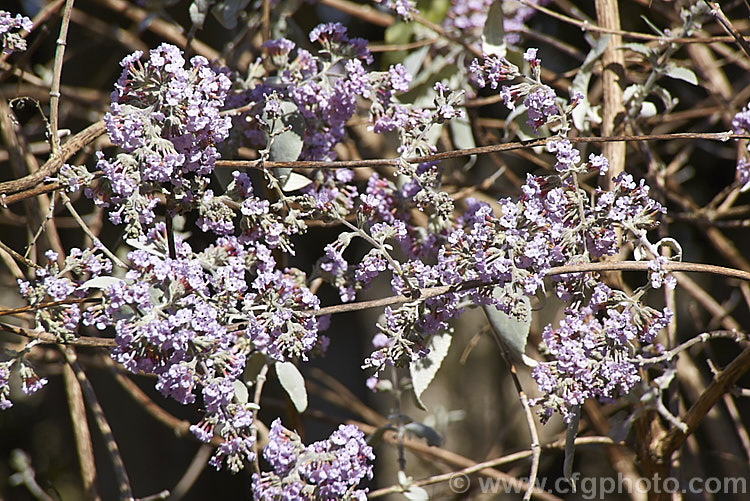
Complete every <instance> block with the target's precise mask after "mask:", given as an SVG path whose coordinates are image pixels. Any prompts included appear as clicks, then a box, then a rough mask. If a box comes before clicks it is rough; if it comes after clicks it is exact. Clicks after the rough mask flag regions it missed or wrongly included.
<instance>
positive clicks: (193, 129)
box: [86, 44, 231, 234]
mask: <svg viewBox="0 0 750 501" xmlns="http://www.w3.org/2000/svg"><path fill="white" fill-rule="evenodd" d="M140 56H141V54H140V52H135V53H133V54H131V55H130V56H128V57H126V58H125V59H123V61H122V62H121V65H122V66H123V72H122V74H121V75H120V78H119V79H118V81H117V84H116V85H115V90H114V92H113V93H112V100H113V101H112V105H111V107H110V111H109V112H108V113H107V114H106V115H105V123H106V125H107V132H108V134H109V136H110V139H111V140H112V142H113V143H115V144H116V145H118V146H120V147H121V148H122V149H123V150H124V151H125V153H124V154H121V155H119V156H118V157H117V159H116V160H115V161H112V160H110V159H105V158H104V157H103V155H101V154H98V158H99V161H98V167H99V168H100V169H101V170H102V171H103V172H104V179H105V180H106V182H107V185H108V186H107V187H106V189H102V188H99V189H89V190H87V191H86V193H87V195H88V196H90V197H93V198H95V200H97V203H99V204H101V205H103V206H105V207H108V206H113V207H114V208H115V210H114V211H112V212H110V215H109V218H110V221H112V222H113V223H115V224H121V223H122V222H128V225H129V226H128V228H129V232H130V233H131V234H132V233H133V232H136V233H138V232H142V231H143V230H142V229H141V228H140V226H141V225H145V226H150V225H151V224H152V223H153V220H154V216H153V209H154V207H155V205H156V202H157V200H156V199H155V198H153V196H152V195H151V193H152V192H159V191H160V190H161V189H162V188H164V189H169V190H170V191H172V192H173V194H174V195H175V196H182V198H184V200H185V201H189V200H191V199H194V198H196V197H195V196H194V195H193V193H192V190H197V191H200V190H201V189H202V186H203V185H204V184H206V183H207V178H206V176H208V175H209V174H210V173H211V171H212V170H213V166H214V162H215V161H216V159H218V158H219V153H218V150H217V146H218V144H219V143H221V142H222V141H223V140H224V139H226V138H227V137H228V135H229V128H230V125H231V121H230V118H229V117H222V116H221V115H220V114H219V109H220V108H221V107H222V106H223V105H224V101H225V98H226V96H227V93H228V91H229V88H230V86H231V82H230V80H229V78H228V77H227V76H226V75H224V74H223V73H222V72H218V71H214V70H213V69H212V68H211V66H210V64H209V62H208V61H207V60H206V59H205V58H203V57H201V56H195V57H193V58H192V59H191V61H190V68H189V69H185V68H184V65H185V60H184V58H183V56H182V52H181V51H180V50H179V49H178V48H177V47H175V46H172V45H169V44H162V45H160V46H159V47H157V48H156V49H153V50H152V51H151V52H150V53H149V59H148V61H146V62H145V63H143V64H142V63H140V61H139V58H140ZM154 81H156V82H159V83H160V85H158V86H155V85H153V82H154ZM183 195H187V196H183Z"/></svg>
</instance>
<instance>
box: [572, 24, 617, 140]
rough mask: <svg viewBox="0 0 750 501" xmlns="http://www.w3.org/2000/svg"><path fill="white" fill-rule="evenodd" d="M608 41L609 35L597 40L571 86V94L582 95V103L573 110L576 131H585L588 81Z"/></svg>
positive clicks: (587, 107) (589, 106)
mask: <svg viewBox="0 0 750 501" xmlns="http://www.w3.org/2000/svg"><path fill="white" fill-rule="evenodd" d="M609 39H610V36H609V35H603V36H601V37H600V38H599V40H597V42H596V45H594V46H593V47H592V48H591V50H590V51H589V53H588V54H587V55H586V59H585V60H584V61H583V64H582V65H581V69H579V70H578V73H577V74H576V77H575V78H574V79H573V82H572V84H571V94H572V93H573V91H578V92H580V93H581V94H583V102H581V103H578V106H576V107H575V108H574V109H573V123H574V124H575V126H576V129H578V130H585V127H586V122H585V119H586V117H587V116H588V113H589V109H590V108H591V104H590V103H589V100H588V97H587V96H588V93H589V81H590V80H591V74H592V72H593V71H594V66H595V64H596V62H597V61H598V60H599V58H600V57H601V55H602V54H604V51H605V49H606V48H607V44H609Z"/></svg>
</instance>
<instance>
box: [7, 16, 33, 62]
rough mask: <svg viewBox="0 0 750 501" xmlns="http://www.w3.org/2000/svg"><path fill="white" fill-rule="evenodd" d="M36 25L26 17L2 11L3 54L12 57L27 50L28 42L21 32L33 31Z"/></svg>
mask: <svg viewBox="0 0 750 501" xmlns="http://www.w3.org/2000/svg"><path fill="white" fill-rule="evenodd" d="M33 27H34V23H33V22H32V21H31V19H29V18H28V17H26V16H22V15H21V14H16V17H13V15H12V14H11V13H10V12H6V11H4V10H0V41H2V47H3V50H2V54H3V55H10V54H13V53H14V52H23V51H25V50H26V40H24V38H23V37H22V36H21V34H20V33H19V31H20V30H25V31H31V29H32V28H33Z"/></svg>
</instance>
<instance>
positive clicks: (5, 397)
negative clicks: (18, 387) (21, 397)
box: [0, 360, 13, 411]
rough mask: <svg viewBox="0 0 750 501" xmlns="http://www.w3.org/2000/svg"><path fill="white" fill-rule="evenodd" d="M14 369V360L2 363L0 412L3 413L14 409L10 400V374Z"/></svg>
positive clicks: (0, 373)
mask: <svg viewBox="0 0 750 501" xmlns="http://www.w3.org/2000/svg"><path fill="white" fill-rule="evenodd" d="M12 367H13V361H12V360H8V361H5V362H0V410H3V411H4V410H6V409H10V408H11V407H13V402H12V401H11V400H10V372H11V368H12Z"/></svg>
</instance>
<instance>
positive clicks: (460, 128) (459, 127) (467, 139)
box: [448, 108, 477, 170]
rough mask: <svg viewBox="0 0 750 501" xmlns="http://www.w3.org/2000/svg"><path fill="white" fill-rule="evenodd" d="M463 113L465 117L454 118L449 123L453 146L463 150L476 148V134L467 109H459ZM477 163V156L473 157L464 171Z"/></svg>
mask: <svg viewBox="0 0 750 501" xmlns="http://www.w3.org/2000/svg"><path fill="white" fill-rule="evenodd" d="M459 109H460V110H461V111H463V116H462V117H460V118H454V119H452V120H451V121H450V122H448V126H449V127H450V129H451V137H452V138H453V145H454V146H455V147H456V148H458V149H461V150H465V149H468V148H474V147H476V145H477V143H476V141H474V132H473V131H472V130H471V124H470V123H469V119H468V118H467V117H468V114H467V113H466V108H459ZM476 161H477V156H476V155H471V156H470V157H469V161H468V162H466V165H464V170H469V169H470V168H471V167H472V166H473V165H474V163H475V162H476Z"/></svg>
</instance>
